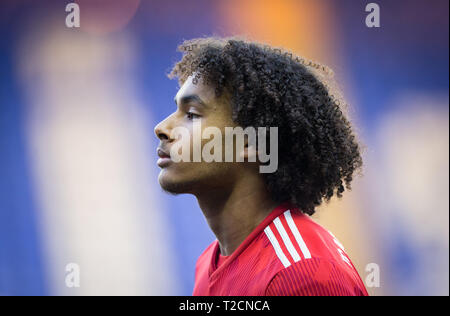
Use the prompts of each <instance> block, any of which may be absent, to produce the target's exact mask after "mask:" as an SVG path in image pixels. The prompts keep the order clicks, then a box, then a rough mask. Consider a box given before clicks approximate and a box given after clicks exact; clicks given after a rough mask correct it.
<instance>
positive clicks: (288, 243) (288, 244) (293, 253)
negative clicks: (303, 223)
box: [273, 217, 300, 262]
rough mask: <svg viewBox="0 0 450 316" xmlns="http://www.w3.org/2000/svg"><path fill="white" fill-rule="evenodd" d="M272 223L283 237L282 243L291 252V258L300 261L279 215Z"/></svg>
mask: <svg viewBox="0 0 450 316" xmlns="http://www.w3.org/2000/svg"><path fill="white" fill-rule="evenodd" d="M273 223H274V224H275V227H276V228H277V230H278V233H280V236H281V238H282V239H283V242H284V245H285V246H286V248H287V250H288V251H289V253H290V254H291V257H292V259H294V262H298V261H300V256H299V254H298V252H297V250H295V248H294V245H293V244H292V242H291V239H290V238H289V236H288V234H287V232H286V230H285V229H284V227H283V224H282V223H281V221H280V218H279V217H277V218H275V220H274V221H273Z"/></svg>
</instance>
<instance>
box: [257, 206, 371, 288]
mask: <svg viewBox="0 0 450 316" xmlns="http://www.w3.org/2000/svg"><path fill="white" fill-rule="evenodd" d="M264 235H265V238H266V239H267V244H268V245H269V247H267V248H266V249H265V251H266V252H269V253H271V254H272V256H271V257H272V260H273V261H277V262H278V263H279V264H278V267H277V269H276V270H274V271H273V273H272V277H271V279H270V282H269V283H268V288H267V290H266V292H267V294H268V295H274V293H275V292H277V290H278V289H286V290H287V291H288V292H289V293H292V294H291V295H302V294H305V295H313V294H314V293H315V294H316V295H320V294H323V295H353V294H351V293H359V292H358V290H355V288H356V289H357V288H361V291H365V289H364V285H362V281H361V279H360V277H359V275H358V273H357V271H356V270H355V268H354V266H353V264H352V263H351V261H350V258H349V257H348V256H347V254H346V253H345V250H344V247H343V246H342V244H341V243H340V242H339V241H338V240H337V239H336V238H335V237H334V235H333V234H332V233H330V232H329V231H328V230H326V229H325V228H323V227H322V226H320V225H319V224H317V223H316V222H314V221H313V220H312V219H310V218H309V217H308V216H307V215H304V214H302V213H300V212H299V211H298V210H295V209H293V210H286V211H285V212H284V213H283V214H280V215H279V216H278V217H276V218H275V219H274V220H273V221H272V222H271V223H270V224H269V225H268V226H267V227H266V228H265V229H264ZM293 280H296V281H295V282H296V283H295V282H294V281H293ZM338 285H339V286H338ZM274 290H276V291H275V292H273V291H274ZM314 291H315V292H314ZM282 293H283V292H282ZM281 295H284V294H281Z"/></svg>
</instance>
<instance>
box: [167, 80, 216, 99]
mask: <svg viewBox="0 0 450 316" xmlns="http://www.w3.org/2000/svg"><path fill="white" fill-rule="evenodd" d="M193 79H194V77H193V76H189V77H188V79H187V80H186V81H185V82H184V84H183V85H182V86H181V88H180V89H179V90H178V92H177V94H176V95H175V99H176V100H180V99H181V98H183V97H185V96H190V95H198V96H199V97H200V99H201V100H202V101H203V102H205V103H207V104H212V103H214V102H215V101H216V96H215V93H214V89H213V88H212V87H210V86H207V85H205V84H203V80H201V79H199V80H197V82H196V83H195V84H194V83H193V82H192V80H193Z"/></svg>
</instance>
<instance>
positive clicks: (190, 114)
mask: <svg viewBox="0 0 450 316" xmlns="http://www.w3.org/2000/svg"><path fill="white" fill-rule="evenodd" d="M186 116H187V118H188V120H190V121H192V120H195V119H198V118H200V115H198V114H195V113H192V112H187V113H186Z"/></svg>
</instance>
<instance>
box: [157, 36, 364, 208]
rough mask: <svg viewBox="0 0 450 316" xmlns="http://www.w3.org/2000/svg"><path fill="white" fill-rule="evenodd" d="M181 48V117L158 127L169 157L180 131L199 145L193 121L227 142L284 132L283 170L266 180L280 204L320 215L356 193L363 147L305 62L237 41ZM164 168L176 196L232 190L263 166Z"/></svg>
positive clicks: (177, 73)
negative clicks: (238, 130) (323, 207)
mask: <svg viewBox="0 0 450 316" xmlns="http://www.w3.org/2000/svg"><path fill="white" fill-rule="evenodd" d="M179 49H180V50H181V51H183V52H185V54H184V56H183V58H182V60H181V61H180V62H178V63H177V64H176V65H175V66H174V68H173V70H172V72H171V74H170V77H178V78H179V82H180V85H181V88H180V90H179V91H178V93H177V95H176V98H175V99H176V102H177V110H176V111H175V112H174V113H173V114H172V115H170V116H169V117H168V118H166V119H165V120H164V121H163V122H161V123H160V124H158V126H157V127H156V128H155V132H156V134H157V136H158V138H159V139H160V140H161V147H162V149H163V151H166V153H168V151H169V150H170V148H169V147H171V146H173V144H174V143H176V140H175V139H173V137H171V136H170V135H171V132H172V130H173V129H174V128H176V127H178V126H181V127H185V128H187V130H189V131H190V136H191V137H190V138H191V139H192V135H193V132H192V130H193V126H194V122H200V123H201V129H202V130H203V129H205V128H207V127H211V126H215V127H218V128H219V129H220V130H221V131H222V135H223V132H224V128H225V127H227V126H241V127H243V128H246V127H253V128H258V127H265V128H267V129H268V128H269V127H278V144H277V145H278V168H277V170H276V171H275V172H273V173H266V174H260V176H261V177H263V179H264V181H265V184H266V186H267V189H268V191H269V192H270V194H271V196H272V198H273V199H274V200H275V201H279V202H283V201H290V202H291V203H293V204H294V205H296V206H297V207H298V208H299V209H301V210H302V211H303V212H305V213H307V214H313V213H314V208H315V206H318V205H320V204H321V202H322V201H323V199H325V200H329V199H330V198H331V197H332V196H333V195H334V194H336V195H337V196H339V197H340V196H341V194H342V192H344V190H345V189H344V186H346V187H347V188H350V183H351V181H352V179H353V173H354V172H355V170H357V169H358V168H360V167H361V165H362V160H361V156H360V151H359V146H358V144H357V142H356V141H355V137H354V135H353V132H352V129H351V126H350V123H349V122H348V120H347V119H346V118H345V116H344V115H343V113H342V111H341V109H340V108H339V104H337V102H336V101H335V100H334V98H333V97H332V96H331V95H330V94H329V91H328V90H327V88H326V87H325V85H324V84H323V83H322V82H321V81H320V80H318V79H317V77H316V76H314V75H313V73H312V72H311V71H310V70H309V69H308V67H306V66H305V65H304V64H303V63H302V62H300V61H299V60H298V59H297V60H295V59H293V58H292V55H290V54H286V53H284V52H282V51H281V50H276V49H267V47H264V46H262V45H260V44H257V43H251V42H247V41H244V40H238V39H231V38H230V39H215V38H202V39H194V40H190V41H186V42H184V43H183V44H182V45H180V47H179ZM184 140H185V141H186V138H185V139H184ZM205 143H206V141H202V143H201V146H203V145H204V144H205ZM190 146H191V148H192V144H191V145H190ZM246 148H247V147H246ZM256 150H257V149H256ZM192 152H193V150H191V153H192ZM240 154H241V155H242V156H244V157H245V158H248V155H250V154H251V153H249V152H247V151H244V152H242V153H240ZM163 156H164V155H163ZM191 161H192V160H191ZM160 165H161V166H162V167H163V169H162V171H161V173H160V177H159V181H160V184H161V186H162V187H163V188H164V189H165V190H167V191H169V192H173V193H194V194H195V192H196V191H198V190H202V188H203V189H205V188H208V186H209V187H211V188H214V187H216V188H224V189H226V188H227V186H230V185H233V183H234V182H235V181H236V180H237V179H238V178H239V177H240V176H243V175H245V174H249V173H258V172H259V171H258V170H259V169H258V163H251V162H243V163H226V162H205V161H203V162H180V163H173V162H170V160H165V161H162V162H160Z"/></svg>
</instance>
